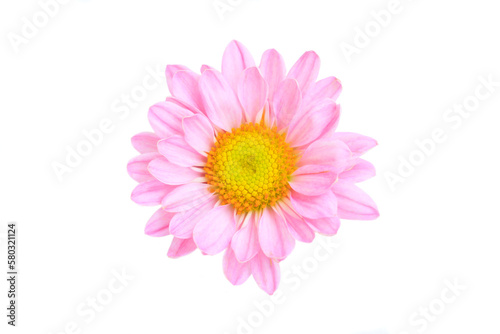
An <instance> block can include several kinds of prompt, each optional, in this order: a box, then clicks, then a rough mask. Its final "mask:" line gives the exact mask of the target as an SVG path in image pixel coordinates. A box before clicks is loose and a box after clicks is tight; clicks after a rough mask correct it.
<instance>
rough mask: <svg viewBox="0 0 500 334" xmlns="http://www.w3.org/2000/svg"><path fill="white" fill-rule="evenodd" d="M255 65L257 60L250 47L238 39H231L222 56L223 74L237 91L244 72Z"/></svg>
mask: <svg viewBox="0 0 500 334" xmlns="http://www.w3.org/2000/svg"><path fill="white" fill-rule="evenodd" d="M253 66H255V61H254V60H253V57H252V55H251V54H250V52H249V51H248V49H247V48H246V47H245V46H244V45H243V44H241V43H240V42H238V41H231V42H230V43H229V45H228V46H227V47H226V50H225V51H224V55H223V56H222V75H223V76H224V77H225V78H226V80H227V82H228V83H229V85H230V86H231V87H232V88H233V90H234V91H236V87H237V85H238V81H239V79H240V75H241V74H242V72H243V71H244V70H245V69H247V68H249V67H253Z"/></svg>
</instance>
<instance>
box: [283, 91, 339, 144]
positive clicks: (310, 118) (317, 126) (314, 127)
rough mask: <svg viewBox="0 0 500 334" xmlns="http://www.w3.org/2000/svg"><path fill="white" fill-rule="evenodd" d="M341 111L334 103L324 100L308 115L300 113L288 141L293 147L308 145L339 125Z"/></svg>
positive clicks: (293, 121)
mask: <svg viewBox="0 0 500 334" xmlns="http://www.w3.org/2000/svg"><path fill="white" fill-rule="evenodd" d="M338 116H339V110H338V108H337V105H336V104H335V102H334V101H330V100H324V101H322V103H318V104H316V105H315V106H314V107H313V108H312V109H311V110H310V111H309V112H308V113H306V114H303V115H302V114H300V113H298V114H297V116H296V117H294V118H293V120H292V121H291V123H290V127H289V130H288V133H287V137H286V140H287V142H289V143H292V146H294V147H298V146H303V145H307V144H309V143H310V142H312V141H313V140H315V139H317V138H318V137H319V136H320V135H321V134H322V133H323V132H324V131H326V130H327V129H330V128H331V127H333V126H335V127H336V124H337V123H338Z"/></svg>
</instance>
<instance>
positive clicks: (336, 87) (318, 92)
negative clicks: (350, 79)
mask: <svg viewBox="0 0 500 334" xmlns="http://www.w3.org/2000/svg"><path fill="white" fill-rule="evenodd" d="M341 91H342V84H341V83H340V80H339V79H337V78H335V77H328V78H325V79H322V80H320V81H318V82H316V83H314V84H313V85H311V89H310V90H309V91H308V92H307V94H306V95H305V96H304V106H305V108H306V109H308V106H310V105H312V104H314V103H315V102H316V101H321V100H323V99H325V98H328V99H331V100H333V101H336V100H337V98H338V97H339V95H340V92H341Z"/></svg>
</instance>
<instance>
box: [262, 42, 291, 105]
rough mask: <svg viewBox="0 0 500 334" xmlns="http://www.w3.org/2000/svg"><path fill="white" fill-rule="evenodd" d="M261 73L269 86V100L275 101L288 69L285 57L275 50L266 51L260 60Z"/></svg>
mask: <svg viewBox="0 0 500 334" xmlns="http://www.w3.org/2000/svg"><path fill="white" fill-rule="evenodd" d="M259 68H260V71H261V73H262V76H263V77H264V79H265V80H266V82H267V84H268V85H269V94H268V95H269V100H270V101H272V100H273V96H274V92H275V91H276V89H277V88H278V85H279V84H280V82H281V81H283V80H284V79H285V74H286V67H285V61H284V60H283V57H282V56H281V55H280V54H279V53H278V51H276V50H274V49H270V50H267V51H265V52H264V53H263V54H262V59H261V60H260V66H259Z"/></svg>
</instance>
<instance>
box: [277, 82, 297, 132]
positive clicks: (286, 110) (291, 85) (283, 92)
mask: <svg viewBox="0 0 500 334" xmlns="http://www.w3.org/2000/svg"><path fill="white" fill-rule="evenodd" d="M301 101H302V95H301V92H300V88H299V84H298V83H297V80H295V79H286V80H284V81H282V82H281V83H280V84H279V85H278V87H277V89H276V92H275V94H274V98H273V101H272V102H273V103H272V106H273V112H274V115H275V116H276V119H277V121H278V130H281V129H283V128H286V127H287V126H288V125H289V124H290V122H291V121H292V119H293V118H294V116H295V115H296V114H297V113H298V111H299V108H300V104H301Z"/></svg>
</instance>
